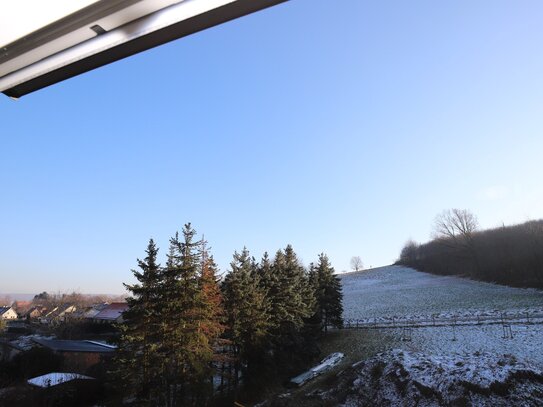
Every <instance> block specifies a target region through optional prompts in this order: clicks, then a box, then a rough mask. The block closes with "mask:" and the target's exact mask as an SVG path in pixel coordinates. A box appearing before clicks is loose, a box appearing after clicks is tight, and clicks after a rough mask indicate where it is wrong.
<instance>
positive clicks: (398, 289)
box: [340, 266, 543, 319]
mask: <svg viewBox="0 0 543 407" xmlns="http://www.w3.org/2000/svg"><path fill="white" fill-rule="evenodd" d="M340 277H341V281H342V285H343V296H344V298H343V307H344V317H345V318H346V319H364V318H383V317H398V318H402V317H407V316H418V315H432V314H448V315H452V314H458V315H460V314H471V313H473V314H475V313H489V312H492V313H498V314H499V313H501V312H504V311H507V312H509V313H513V312H519V313H521V312H526V311H538V312H539V311H543V292H542V291H539V290H535V289H524V288H512V287H505V286H500V285H496V284H489V283H483V282H479V281H473V280H468V279H463V278H459V277H442V276H436V275H432V274H428V273H421V272H418V271H415V270H413V269H410V268H407V267H401V266H388V267H381V268H378V269H373V270H370V271H362V272H358V273H347V274H342V275H340Z"/></svg>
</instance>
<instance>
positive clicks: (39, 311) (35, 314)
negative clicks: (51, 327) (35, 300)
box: [24, 305, 47, 319]
mask: <svg viewBox="0 0 543 407" xmlns="http://www.w3.org/2000/svg"><path fill="white" fill-rule="evenodd" d="M46 313H47V308H46V307H44V306H42V305H37V306H35V307H32V308H30V309H29V310H28V311H27V312H26V314H24V318H27V319H38V318H40V317H41V316H42V315H45V314H46Z"/></svg>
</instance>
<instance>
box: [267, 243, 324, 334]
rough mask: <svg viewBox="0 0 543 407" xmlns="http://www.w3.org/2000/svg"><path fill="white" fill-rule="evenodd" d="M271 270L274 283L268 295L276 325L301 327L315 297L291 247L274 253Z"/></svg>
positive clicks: (308, 314) (309, 312)
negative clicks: (270, 293) (269, 295)
mask: <svg viewBox="0 0 543 407" xmlns="http://www.w3.org/2000/svg"><path fill="white" fill-rule="evenodd" d="M272 271H273V273H274V279H275V280H276V287H273V285H272V287H273V289H272V294H273V302H274V310H273V311H274V318H276V319H277V325H285V324H292V326H293V327H294V328H295V329H300V328H302V326H303V325H304V319H305V318H309V317H310V316H311V315H312V312H313V308H314V301H315V297H314V293H313V290H312V289H311V286H310V285H309V280H308V276H307V275H306V273H305V270H304V268H303V267H302V266H301V265H300V263H299V261H298V258H297V256H296V253H295V252H294V250H293V248H292V246H291V245H288V246H287V247H286V248H285V251H284V252H282V251H278V252H277V254H276V255H275V259H274V262H273V266H272Z"/></svg>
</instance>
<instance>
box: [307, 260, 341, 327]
mask: <svg viewBox="0 0 543 407" xmlns="http://www.w3.org/2000/svg"><path fill="white" fill-rule="evenodd" d="M310 275H311V280H312V284H313V285H314V287H315V297H316V312H315V314H316V316H317V318H318V320H319V322H320V324H321V327H322V328H321V329H324V331H325V332H327V330H328V326H330V325H331V326H334V327H336V328H341V327H343V293H342V291H341V282H340V279H339V277H337V276H336V275H334V268H333V267H332V266H331V264H330V261H329V259H328V256H326V255H325V254H324V253H321V254H320V255H319V261H318V263H317V265H316V266H312V268H311V272H310Z"/></svg>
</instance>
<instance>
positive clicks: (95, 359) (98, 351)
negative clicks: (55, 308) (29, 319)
mask: <svg viewBox="0 0 543 407" xmlns="http://www.w3.org/2000/svg"><path fill="white" fill-rule="evenodd" d="M33 341H34V342H35V343H36V344H37V345H39V346H42V347H44V348H47V349H50V350H52V351H53V352H54V353H57V354H60V355H62V356H63V366H62V368H63V369H64V370H69V371H73V372H76V373H85V371H86V370H87V369H88V368H89V367H91V366H93V365H95V364H97V363H99V362H100V360H101V359H102V358H103V357H110V356H113V353H114V352H115V347H114V346H111V345H107V344H104V343H100V342H94V341H73V340H59V339H42V338H34V339H33Z"/></svg>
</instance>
